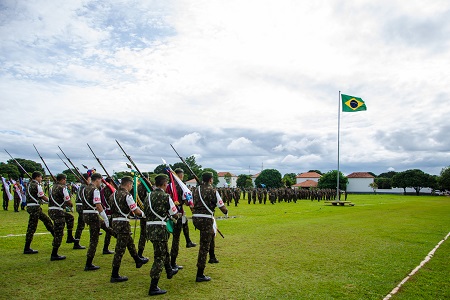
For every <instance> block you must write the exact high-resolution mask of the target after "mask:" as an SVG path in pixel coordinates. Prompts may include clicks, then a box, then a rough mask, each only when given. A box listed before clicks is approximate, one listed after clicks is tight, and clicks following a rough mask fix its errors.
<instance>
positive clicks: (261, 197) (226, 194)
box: [218, 187, 336, 206]
mask: <svg viewBox="0 0 450 300" xmlns="http://www.w3.org/2000/svg"><path fill="white" fill-rule="evenodd" d="M218 191H219V193H220V196H221V197H222V199H223V201H224V202H225V203H226V204H227V205H228V206H229V205H230V203H231V202H232V201H234V204H235V206H237V205H238V203H239V199H240V198H241V195H242V199H246V196H247V200H248V204H251V203H252V202H253V204H256V202H257V201H258V203H261V204H262V203H264V204H266V202H267V201H269V202H270V203H272V204H275V203H276V202H277V201H278V202H288V203H289V202H294V203H296V202H297V200H311V201H314V200H317V201H321V200H328V201H330V200H335V199H336V190H335V189H292V188H277V189H268V188H248V189H242V190H241V189H240V188H228V187H223V188H219V189H218Z"/></svg>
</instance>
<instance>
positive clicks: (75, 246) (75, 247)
mask: <svg viewBox="0 0 450 300" xmlns="http://www.w3.org/2000/svg"><path fill="white" fill-rule="evenodd" d="M73 249H86V247H85V246H81V245H80V240H77V239H75V242H74V243H73Z"/></svg>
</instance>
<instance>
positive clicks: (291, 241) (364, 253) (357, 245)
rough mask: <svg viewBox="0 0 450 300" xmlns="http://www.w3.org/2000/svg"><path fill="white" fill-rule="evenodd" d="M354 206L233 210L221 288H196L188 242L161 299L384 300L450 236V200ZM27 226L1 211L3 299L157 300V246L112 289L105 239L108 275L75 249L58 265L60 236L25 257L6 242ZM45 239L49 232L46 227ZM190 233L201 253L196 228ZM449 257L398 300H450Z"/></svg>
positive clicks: (217, 268) (445, 250)
mask: <svg viewBox="0 0 450 300" xmlns="http://www.w3.org/2000/svg"><path fill="white" fill-rule="evenodd" d="M348 200H351V201H353V202H354V203H355V204H356V205H355V206H354V207H349V206H344V207H341V206H339V207H335V206H328V205H325V204H324V203H323V202H311V201H309V200H308V201H305V200H302V201H298V202H297V203H277V204H276V205H271V204H270V203H268V204H266V205H264V204H256V205H254V204H250V205H248V204H247V201H246V200H241V203H240V204H239V206H238V207H234V204H232V206H230V207H229V211H230V213H229V215H230V216H235V217H236V218H229V219H223V220H222V219H221V220H218V225H219V228H220V229H221V231H222V232H223V234H224V235H225V239H222V238H221V237H220V236H217V237H216V255H217V258H218V259H219V260H220V263H219V264H214V265H210V264H208V266H207V268H206V270H205V274H206V275H209V276H211V277H212V281H211V282H206V283H196V282H195V274H196V266H195V265H196V259H197V252H198V247H196V248H189V249H186V248H185V247H184V246H185V242H184V237H183V236H182V237H181V246H182V247H181V248H180V255H179V258H178V261H177V262H178V264H180V265H183V266H184V269H183V270H180V271H179V273H178V274H177V275H176V276H175V277H174V278H173V279H171V280H167V279H166V278H165V276H163V277H162V278H161V280H160V282H159V286H160V287H161V288H164V289H167V290H168V293H167V294H166V295H163V296H158V297H157V298H158V299H175V298H178V299H383V298H384V297H385V296H386V295H387V294H388V293H389V292H390V291H391V290H392V289H393V288H394V287H395V286H396V285H397V284H398V283H399V282H400V281H401V280H402V279H403V278H405V277H406V276H407V275H408V274H409V273H410V272H411V271H412V270H413V269H414V268H415V267H416V266H417V265H419V263H420V262H421V261H422V260H423V259H424V258H425V256H426V255H427V254H428V253H429V252H430V251H431V250H432V249H433V248H434V247H435V246H436V244H437V243H438V242H439V241H441V240H442V239H443V238H444V237H445V236H446V235H447V234H448V232H449V231H450V218H449V216H450V198H449V197H443V196H441V197H431V196H420V197H416V196H398V195H349V199H348ZM44 210H46V208H44ZM75 215H76V214H75ZM217 215H218V216H220V215H221V213H220V212H217ZM27 220H28V214H27V213H26V211H20V212H19V213H14V212H13V208H12V202H10V208H9V211H3V210H2V211H0V236H1V238H0V253H1V257H2V258H1V261H2V263H1V264H0V276H1V280H0V298H2V299H52V298H53V299H126V298H128V299H142V298H148V296H147V293H148V287H149V284H150V278H149V271H150V267H151V262H152V255H153V251H152V245H151V243H147V246H146V250H145V255H146V256H148V257H149V258H150V262H149V264H147V265H144V266H143V267H142V268H141V269H136V268H135V266H134V263H133V260H132V258H131V257H130V255H129V254H128V253H126V254H125V256H124V259H123V261H122V267H121V270H120V274H121V275H126V276H128V277H129V280H128V281H127V282H125V283H116V284H111V283H109V278H110V275H111V262H112V256H111V255H102V254H101V249H102V247H103V236H101V237H100V243H99V246H98V249H97V255H96V257H95V259H94V263H95V264H96V265H99V266H101V269H100V270H98V271H95V272H85V271H83V268H84V263H85V255H86V250H72V246H71V244H65V243H64V242H63V245H62V246H61V248H60V254H62V255H66V256H67V259H66V260H64V261H54V262H50V253H51V241H52V237H51V235H50V234H44V235H35V237H34V240H33V243H32V248H33V249H37V250H39V254H37V255H24V254H22V251H23V245H24V239H25V237H24V236H11V237H6V236H7V235H18V234H24V233H25V232H26V227H27ZM132 226H134V222H132ZM37 232H39V233H44V232H46V231H45V227H44V226H43V225H42V223H39V226H38V230H37ZM138 232H139V228H138V229H137V233H138ZM190 232H191V237H192V240H193V241H194V242H197V243H198V241H199V232H198V231H195V230H194V227H193V225H192V221H190ZM88 239H89V233H88V232H87V231H84V233H83V236H82V241H81V244H82V245H85V246H87V244H88ZM64 241H65V240H64ZM113 246H114V239H113V241H112V246H111V248H113ZM449 255H450V240H447V241H446V242H444V243H443V244H442V246H441V247H440V248H439V249H438V250H437V251H436V253H435V255H434V257H433V258H432V259H431V261H430V262H429V263H428V264H426V265H425V266H424V267H423V268H422V269H421V270H420V271H419V272H418V273H417V274H416V275H415V276H413V277H412V278H411V279H410V280H409V281H408V282H407V283H406V284H405V285H404V286H403V287H402V288H401V290H400V291H399V293H397V294H396V295H395V296H394V297H392V299H433V300H434V299H449V298H450V283H449V280H448V279H449V278H450V265H449V263H448V259H449Z"/></svg>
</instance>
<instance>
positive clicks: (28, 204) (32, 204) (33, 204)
mask: <svg viewBox="0 0 450 300" xmlns="http://www.w3.org/2000/svg"><path fill="white" fill-rule="evenodd" d="M27 206H41V205H40V204H37V203H27Z"/></svg>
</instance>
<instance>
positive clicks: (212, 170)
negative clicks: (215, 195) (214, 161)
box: [199, 168, 219, 185]
mask: <svg viewBox="0 0 450 300" xmlns="http://www.w3.org/2000/svg"><path fill="white" fill-rule="evenodd" d="M203 172H211V173H213V185H217V184H218V183H219V175H217V171H216V170H214V169H211V168H205V169H203ZM203 172H202V173H203ZM199 178H200V180H202V179H201V176H199Z"/></svg>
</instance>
